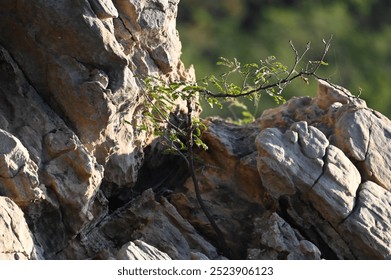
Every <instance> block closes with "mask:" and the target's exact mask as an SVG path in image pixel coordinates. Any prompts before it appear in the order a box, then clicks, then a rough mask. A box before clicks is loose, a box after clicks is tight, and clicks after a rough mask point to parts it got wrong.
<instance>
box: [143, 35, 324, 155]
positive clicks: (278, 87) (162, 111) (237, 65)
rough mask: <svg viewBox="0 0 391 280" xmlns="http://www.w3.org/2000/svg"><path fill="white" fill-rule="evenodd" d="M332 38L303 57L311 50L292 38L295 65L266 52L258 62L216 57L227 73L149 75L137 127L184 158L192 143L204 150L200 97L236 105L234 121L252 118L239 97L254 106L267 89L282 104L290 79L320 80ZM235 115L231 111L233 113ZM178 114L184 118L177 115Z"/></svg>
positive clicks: (205, 99)
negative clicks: (189, 77) (312, 56)
mask: <svg viewBox="0 0 391 280" xmlns="http://www.w3.org/2000/svg"><path fill="white" fill-rule="evenodd" d="M330 42H331V38H330V39H329V40H328V41H326V40H323V45H324V49H323V53H322V55H321V56H320V59H318V60H313V61H312V60H309V61H308V62H306V63H304V64H303V60H304V58H305V56H306V54H307V53H308V51H309V50H310V46H311V45H310V43H307V45H306V48H305V50H304V51H303V52H302V53H299V52H298V51H297V49H296V48H295V46H294V45H293V43H292V42H290V46H291V49H292V51H293V54H294V64H293V66H292V67H291V68H288V67H287V66H285V65H284V64H282V63H281V62H279V61H278V60H277V59H276V57H274V56H269V57H267V58H266V59H264V60H260V61H259V62H257V63H244V64H243V63H241V62H240V61H239V60H237V59H236V58H234V59H232V60H231V59H227V58H224V57H220V59H219V61H218V62H217V65H219V66H220V67H223V68H224V69H225V71H224V72H223V73H222V74H220V75H219V76H215V75H209V76H206V77H205V78H203V79H201V80H200V81H199V82H184V81H167V80H164V79H163V78H159V77H147V78H146V79H144V80H143V82H144V85H145V92H146V94H145V97H144V98H145V99H144V101H145V102H144V108H149V109H148V110H145V111H144V114H143V117H144V118H145V120H146V121H147V122H144V123H143V124H142V125H141V126H140V129H141V130H144V131H147V132H149V133H150V134H153V135H155V136H159V137H162V139H164V141H163V143H164V144H166V145H167V146H168V147H169V149H171V150H173V151H176V152H177V153H179V154H180V155H182V156H183V157H184V158H186V155H185V153H186V152H189V150H191V149H192V148H193V145H195V146H197V147H199V148H203V149H207V146H206V145H205V144H204V143H203V141H202V140H201V136H202V132H203V131H204V130H205V129H206V127H205V125H204V124H203V122H202V120H201V119H199V118H198V117H197V114H194V111H196V109H197V108H199V107H200V102H199V101H200V100H204V101H205V102H206V103H207V104H209V106H210V107H211V108H213V107H215V106H217V107H219V108H222V107H223V104H227V107H228V108H229V110H233V108H237V109H239V111H240V115H239V116H236V122H237V123H240V124H243V123H249V122H252V121H254V119H255V113H253V112H251V111H250V110H249V108H248V107H247V105H246V104H245V103H244V102H243V101H242V100H241V99H240V98H244V99H246V100H248V101H251V102H253V103H254V107H255V108H258V104H259V100H260V98H261V95H262V94H263V93H265V94H266V95H268V96H270V97H271V98H272V99H273V100H274V101H275V102H276V103H277V104H278V103H281V102H285V99H284V97H283V96H282V95H281V94H282V91H283V90H284V89H285V87H286V86H287V85H289V84H290V83H291V82H292V81H293V80H295V79H297V78H301V79H302V80H303V81H304V82H305V83H306V84H308V78H309V77H311V76H314V77H317V78H319V76H318V75H317V74H316V72H317V71H318V70H319V68H320V67H321V66H324V65H327V63H326V62H325V61H324V59H325V56H326V54H327V52H328V50H329V47H330ZM179 103H186V111H184V112H177V108H178V104H179ZM233 114H234V115H235V113H233ZM180 118H182V119H180Z"/></svg>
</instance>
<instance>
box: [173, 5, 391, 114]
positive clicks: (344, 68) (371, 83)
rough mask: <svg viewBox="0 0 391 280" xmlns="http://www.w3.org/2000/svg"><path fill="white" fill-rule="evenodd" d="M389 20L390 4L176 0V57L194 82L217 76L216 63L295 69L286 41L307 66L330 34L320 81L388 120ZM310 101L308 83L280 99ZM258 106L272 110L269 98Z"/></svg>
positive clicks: (311, 88) (297, 84) (390, 99)
mask: <svg viewBox="0 0 391 280" xmlns="http://www.w3.org/2000/svg"><path fill="white" fill-rule="evenodd" d="M390 14H391V1H389V0H345V1H340V0H181V2H180V4H179V14H178V29H179V32H180V36H181V40H182V45H183V57H182V58H183V61H184V62H185V64H186V66H190V64H194V66H195V69H196V74H197V78H203V77H204V76H206V75H209V74H216V75H217V74H218V73H219V72H221V71H222V70H221V69H220V68H219V66H216V61H217V60H218V58H219V57H220V56H223V57H227V58H234V57H236V58H238V59H239V60H240V61H242V62H243V63H249V62H257V61H259V60H260V59H265V58H266V57H268V56H270V55H274V56H276V57H277V60H279V61H281V62H282V63H284V64H285V65H287V66H288V67H289V66H291V65H292V64H293V62H294V61H293V60H294V54H293V53H292V49H291V48H290V46H289V40H292V41H293V43H294V45H295V46H296V48H297V49H298V50H302V49H304V48H305V46H306V44H307V42H308V41H311V42H312V50H311V52H310V57H309V59H314V60H316V59H317V57H316V56H317V55H320V54H321V52H322V48H323V43H322V39H323V38H324V39H328V38H329V37H330V35H333V41H332V46H331V49H330V51H329V53H328V55H327V57H326V61H327V62H328V63H329V66H327V67H325V68H323V69H322V71H321V72H319V74H320V75H321V76H323V77H325V78H329V79H330V80H331V81H332V82H334V83H336V84H339V85H342V86H344V87H346V88H347V89H349V90H350V91H351V92H352V93H353V94H356V95H358V94H360V92H361V98H364V99H365V100H366V101H367V104H368V106H370V107H372V108H375V109H377V110H379V111H380V112H382V113H383V114H385V115H387V116H388V117H390V116H391V106H390V105H391V92H390V87H391V79H390V74H391V63H390V62H391V51H390V45H391V16H389V15H390ZM311 55H312V57H311ZM315 94H316V83H315V82H313V81H312V83H311V84H310V86H306V85H305V84H304V83H302V82H301V81H295V82H294V83H293V84H292V85H291V86H289V87H288V88H287V89H286V90H285V97H286V98H289V97H290V96H299V95H309V96H314V95H315ZM261 103H262V104H261V108H265V107H271V106H275V103H274V101H273V100H272V99H271V98H262V99H261ZM204 107H205V109H204V112H205V113H204V114H210V113H211V112H210V111H208V108H207V106H204ZM215 113H216V112H214V114H215ZM220 115H223V116H230V113H229V112H228V111H224V112H220Z"/></svg>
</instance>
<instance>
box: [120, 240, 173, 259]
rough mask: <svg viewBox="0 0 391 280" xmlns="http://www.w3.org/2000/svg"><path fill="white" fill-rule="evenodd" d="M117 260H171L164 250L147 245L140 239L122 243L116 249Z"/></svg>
mask: <svg viewBox="0 0 391 280" xmlns="http://www.w3.org/2000/svg"><path fill="white" fill-rule="evenodd" d="M116 259H119V260H171V258H170V257H169V256H168V255H167V254H166V253H164V252H161V251H159V250H158V249H156V248H155V247H153V246H151V245H148V244H147V243H145V242H143V241H141V240H135V241H134V242H132V241H130V242H128V243H126V244H124V245H123V246H122V247H121V249H120V250H119V251H118V254H117V258H116Z"/></svg>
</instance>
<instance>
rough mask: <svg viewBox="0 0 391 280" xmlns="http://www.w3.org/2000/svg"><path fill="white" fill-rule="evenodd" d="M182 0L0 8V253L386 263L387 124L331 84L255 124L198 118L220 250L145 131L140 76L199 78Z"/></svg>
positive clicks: (67, 0)
mask: <svg viewBox="0 0 391 280" xmlns="http://www.w3.org/2000/svg"><path fill="white" fill-rule="evenodd" d="M178 3H179V0H171V1H167V0H126V1H125V0H85V1H79V0H36V1H30V0H19V1H13V0H3V1H0V11H1V17H0V30H1V32H0V259H126V260H133V259H134V260H136V259H140V260H158V259H202V260H207V259H226V258H232V259H322V258H324V259H391V249H390V248H391V222H390V220H391V196H390V190H391V172H390V169H391V166H390V164H391V163H390V162H391V145H390V140H391V139H390V138H391V121H390V120H389V119H387V118H386V117H385V116H383V115H381V114H380V113H379V112H376V111H374V110H372V109H370V108H368V107H367V106H366V104H365V102H364V101H363V100H361V99H359V98H357V97H355V96H353V95H351V94H350V93H349V92H348V91H347V90H346V89H343V88H341V87H339V86H335V85H332V84H330V83H328V82H325V81H319V86H318V96H317V97H315V98H310V97H300V98H293V99H291V100H289V101H288V102H287V103H286V104H284V105H282V106H279V107H277V108H274V109H270V110H267V111H265V112H264V113H263V115H262V116H261V117H260V118H259V119H258V120H256V121H255V122H254V123H252V124H248V125H244V126H238V125H235V124H231V123H228V122H225V121H223V120H220V119H217V118H209V119H207V120H205V125H206V126H207V130H206V131H205V132H204V134H203V141H204V142H205V143H206V144H207V145H208V147H209V149H208V150H206V151H198V150H195V153H196V155H195V156H196V157H195V158H196V167H195V170H194V171H195V174H196V178H197V180H198V183H199V185H200V189H201V196H202V199H203V201H204V204H205V205H206V207H207V209H208V210H209V213H210V215H211V216H212V217H213V218H214V220H215V222H216V224H217V225H218V227H219V228H220V230H221V233H222V236H223V237H224V239H225V243H226V246H224V245H222V244H223V242H221V240H219V238H221V237H220V236H218V235H217V234H216V232H215V231H214V230H213V227H212V226H211V225H210V222H209V221H208V219H207V218H206V216H205V213H204V212H203V211H202V210H201V207H200V206H199V201H198V200H197V198H196V194H195V190H194V182H193V180H192V179H191V178H189V170H188V169H187V165H186V164H185V162H184V161H183V160H182V159H181V158H180V157H178V156H175V155H166V154H164V153H163V150H162V148H161V146H162V145H161V142H160V141H159V139H156V138H155V139H154V138H152V137H151V136H149V135H147V134H146V133H145V132H143V131H141V130H140V129H139V128H140V124H142V123H143V119H142V112H143V111H144V110H145V109H146V108H144V105H143V102H142V101H143V99H144V98H145V88H144V83H143V80H142V79H143V77H147V76H150V75H156V76H160V77H163V78H164V79H167V80H168V81H169V80H172V81H173V80H175V81H177V80H182V81H184V80H191V81H193V80H194V73H193V71H192V70H191V69H189V70H186V69H185V67H184V66H183V64H182V62H181V61H180V55H181V44H180V41H179V35H178V32H177V30H176V22H175V20H176V14H177V5H178ZM180 105H181V104H178V106H180ZM178 111H180V110H178ZM223 247H227V248H223Z"/></svg>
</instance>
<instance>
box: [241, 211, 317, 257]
mask: <svg viewBox="0 0 391 280" xmlns="http://www.w3.org/2000/svg"><path fill="white" fill-rule="evenodd" d="M252 240H253V241H252V243H251V244H250V245H249V247H250V248H249V249H248V255H247V258H248V259H250V260H256V259H262V260H270V259H295V260H298V259H307V260H319V259H320V257H321V252H320V250H319V249H318V248H317V247H316V246H315V245H314V244H313V243H311V242H310V241H308V240H305V239H304V237H303V236H301V234H300V233H299V232H298V231H295V230H294V229H293V228H292V227H291V226H290V225H289V224H288V223H287V222H286V221H284V219H282V218H281V217H280V216H279V215H278V214H277V213H271V214H266V215H264V216H262V217H259V218H256V219H255V220H254V233H253V237H252ZM251 246H253V247H255V248H256V249H254V248H251Z"/></svg>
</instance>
